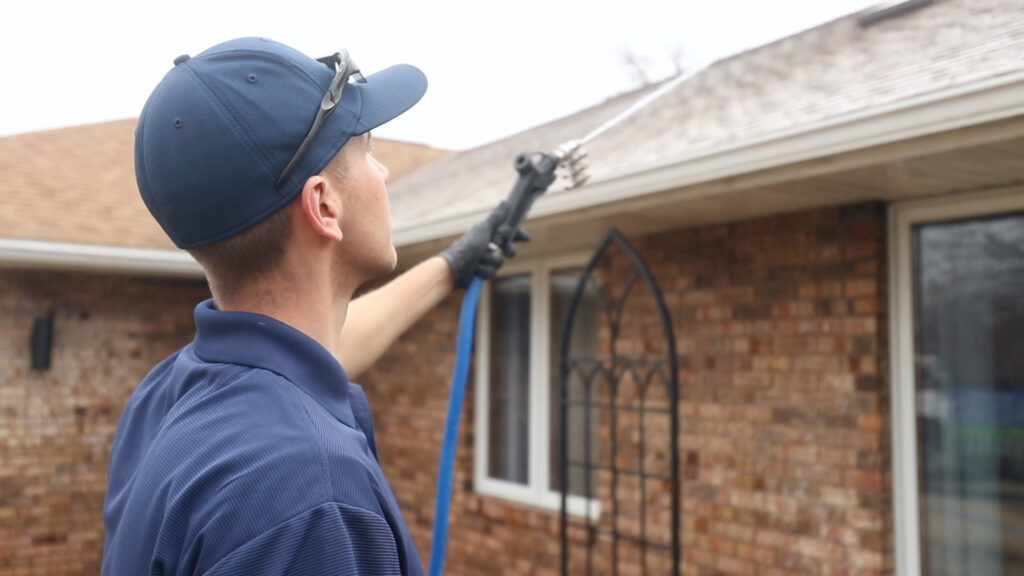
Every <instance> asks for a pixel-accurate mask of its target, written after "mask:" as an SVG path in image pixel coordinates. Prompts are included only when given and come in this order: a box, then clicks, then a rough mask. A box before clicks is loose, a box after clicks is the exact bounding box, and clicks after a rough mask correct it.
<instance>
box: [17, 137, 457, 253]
mask: <svg viewBox="0 0 1024 576" xmlns="http://www.w3.org/2000/svg"><path fill="white" fill-rule="evenodd" d="M135 124H136V120H135V119H130V120H117V121H113V122H104V123H100V124H90V125H85V126H75V127H72V128H61V129H57V130H48V131H45V132H33V133H28V134H19V135H15V136H8V137H4V138H0V238H15V239H30V240H40V241H49V242H64V243H73V244H96V245H104V246H118V247H134V248H161V249H172V248H174V245H173V244H172V243H171V241H170V239H168V238H167V236H166V234H164V232H163V230H161V229H160V226H159V225H158V224H157V223H156V221H155V220H154V219H153V217H152V216H151V215H150V214H149V211H148V210H146V207H145V205H144V204H143V203H142V198H141V197H140V196H139V192H138V188H137V186H136V183H135V171H134V162H133V159H132V155H133V140H134V132H135ZM373 146H374V156H376V157H377V158H378V159H379V160H381V162H383V163H384V164H385V165H386V166H388V168H389V170H390V172H391V179H392V180H395V179H397V178H400V177H402V176H403V175H405V174H407V173H409V172H411V171H412V170H414V169H415V168H417V167H419V166H420V165H422V164H425V163H428V162H431V161H434V160H436V159H437V158H440V157H443V156H445V155H446V154H448V153H449V152H448V151H445V150H438V149H435V148H431V147H429V146H423V145H420V144H411V143H406V142H396V141H392V140H383V139H377V138H375V139H374V145H373Z"/></svg>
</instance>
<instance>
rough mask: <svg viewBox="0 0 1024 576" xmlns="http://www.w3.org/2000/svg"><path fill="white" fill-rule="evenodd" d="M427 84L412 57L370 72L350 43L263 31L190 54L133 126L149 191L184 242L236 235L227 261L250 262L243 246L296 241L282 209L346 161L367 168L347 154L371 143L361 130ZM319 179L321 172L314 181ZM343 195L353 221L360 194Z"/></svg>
mask: <svg viewBox="0 0 1024 576" xmlns="http://www.w3.org/2000/svg"><path fill="white" fill-rule="evenodd" d="M353 72H355V73H353ZM350 76H351V77H352V78H353V79H354V80H355V81H353V82H349V81H348V80H349V77H350ZM360 80H361V81H360ZM425 90H426V78H425V77H424V76H423V74H422V72H420V71H419V70H418V69H416V68H414V67H412V66H408V65H397V66H393V67H390V68H387V69H385V70H383V71H381V72H378V73H376V74H372V75H367V76H366V77H365V79H364V78H362V75H359V74H358V71H357V69H355V67H354V65H352V64H351V61H350V60H348V59H347V56H346V55H344V53H342V54H339V55H338V56H337V57H335V58H331V59H324V61H318V60H314V59H312V58H309V57H307V56H305V55H303V54H302V53H300V52H298V51H296V50H294V49H292V48H289V47H287V46H284V45H282V44H280V43H277V42H273V41H271V40H266V39H262V38H242V39H238V40H232V41H229V42H225V43H223V44H219V45H217V46H214V47H213V48H210V49H209V50H206V51H205V52H203V53H201V54H199V55H197V56H196V57H194V58H189V57H187V56H181V57H179V58H177V59H176V60H175V66H174V68H173V69H171V71H169V72H168V73H167V75H166V76H165V77H164V79H163V80H162V81H161V82H160V84H159V85H158V86H157V87H156V89H154V91H153V93H152V94H151V95H150V98H149V100H148V101H147V103H146V106H145V107H144V109H143V111H142V114H141V117H140V118H139V124H138V128H137V129H136V141H135V168H136V178H137V180H138V184H139V189H140V191H141V193H142V197H143V200H144V201H145V203H146V206H147V207H148V208H149V210H150V212H151V213H152V214H153V216H154V217H155V218H156V220H157V221H158V222H159V223H160V225H161V226H162V227H163V228H164V230H165V231H166V232H167V234H168V235H169V236H170V237H171V239H172V240H173V241H174V243H175V244H176V245H177V246H178V247H180V248H184V249H187V250H190V251H193V253H194V254H197V255H202V254H203V253H204V252H206V253H210V252H216V248H208V247H216V246H217V245H228V244H230V243H231V242H230V241H231V240H236V242H235V243H236V244H238V246H236V247H235V248H236V249H228V250H226V251H225V252H227V256H224V257H221V258H219V260H227V261H232V260H234V261H236V263H241V260H238V259H237V254H238V253H239V250H240V247H245V246H257V247H262V248H260V249H259V250H256V251H257V252H258V251H261V250H263V249H268V250H269V247H270V246H271V245H273V244H274V243H275V241H276V240H281V241H282V242H287V241H289V240H290V239H291V237H290V235H289V232H288V231H287V228H288V227H287V226H285V225H284V224H287V222H286V221H287V217H285V216H284V215H282V214H280V212H281V209H282V208H283V207H284V206H286V205H289V204H291V203H293V201H295V200H296V199H297V198H299V197H300V196H301V195H303V194H304V190H307V189H308V188H310V186H313V187H314V188H315V187H316V186H317V185H318V184H324V188H323V190H327V189H328V188H330V186H327V185H328V184H330V182H331V180H330V178H331V177H332V175H336V174H337V173H338V172H340V171H342V170H340V169H339V168H342V167H343V168H342V169H343V171H344V172H345V173H348V172H351V171H352V170H353V169H354V168H355V169H357V170H363V169H364V168H365V166H362V165H360V166H356V167H354V168H353V166H350V165H349V161H350V160H351V158H353V157H358V155H359V154H358V153H357V152H356V149H357V148H361V145H362V144H366V145H368V143H364V142H360V140H359V138H353V136H357V137H358V136H359V135H364V134H368V132H369V131H370V130H372V129H373V128H375V127H377V126H379V125H381V124H383V123H385V122H387V121H389V120H391V119H392V118H394V117H395V116H398V115H399V114H401V113H402V112H404V111H405V110H407V109H409V108H410V107H411V106H412V105H413V104H415V103H416V102H417V101H418V100H419V99H420V98H421V97H422V95H423V93H424V92H425ZM339 92H340V98H339ZM362 138H363V139H364V140H366V139H368V136H364V137H362ZM348 143H351V145H347V144H348ZM357 144H359V145H357ZM343 147H344V148H343ZM350 149H351V150H350ZM339 152H344V153H342V154H339ZM350 152H352V153H350ZM367 152H368V150H367ZM353 153H354V155H353ZM363 160H364V161H365V160H366V158H365V157H364V158H363ZM332 161H333V162H334V165H333V169H328V165H329V163H331V162H332ZM359 174H362V175H364V176H365V175H366V174H364V173H363V172H359ZM316 178H320V179H322V180H323V182H320V180H317V181H316V182H312V183H311V180H314V179H316ZM383 178H384V180H386V172H385V173H384V176H383ZM335 180H336V179H335ZM335 184H336V185H335V186H334V187H333V188H331V189H332V190H333V192H334V193H336V192H337V191H338V188H339V186H337V182H335ZM314 191H315V190H314ZM384 202H385V206H386V198H385V200H384ZM346 204H351V205H352V206H351V207H350V206H346V207H345V212H346V214H344V215H343V216H344V218H345V220H347V221H348V222H352V223H353V224H352V226H356V224H357V223H358V216H359V215H358V214H357V213H355V210H356V208H355V206H356V205H358V204H359V202H357V201H356V199H355V198H353V199H352V200H351V201H349V202H346ZM273 215H277V219H278V220H281V222H275V221H274V220H273V218H272V217H273ZM370 217H371V218H372V217H374V216H372V215H370ZM261 223H265V224H266V226H260V225H261ZM357 229H358V226H356V227H355V228H353V233H355V230H357ZM342 230H343V231H344V228H342ZM247 232H250V233H249V234H248V237H247V236H246V233H247ZM345 233H346V234H348V232H347V231H346V232H345ZM242 252H243V253H253V252H254V250H242ZM267 255H268V256H271V257H272V256H273V251H272V250H270V251H269V252H267ZM199 258H200V260H202V257H201V256H200V257H199ZM208 260H209V262H211V263H212V262H214V261H215V260H217V259H208ZM250 264H251V263H250ZM206 265H207V263H204V266H206ZM213 265H216V264H213ZM207 267H208V268H209V266H207Z"/></svg>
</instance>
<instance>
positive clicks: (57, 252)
mask: <svg viewBox="0 0 1024 576" xmlns="http://www.w3.org/2000/svg"><path fill="white" fill-rule="evenodd" d="M0 266H3V267H10V268H15V267H24V268H59V269H61V270H82V271H88V272H114V273H129V274H149V275H153V276H178V277H186V278H197V279H198V278H203V269H202V267H200V266H199V264H198V263H197V262H196V261H195V260H193V259H192V256H190V255H189V254H188V252H184V251H181V250H164V249H158V248H126V247H122V246H102V245H97V244H73V243H70V242H48V241H43V240H25V239H20V238H0Z"/></svg>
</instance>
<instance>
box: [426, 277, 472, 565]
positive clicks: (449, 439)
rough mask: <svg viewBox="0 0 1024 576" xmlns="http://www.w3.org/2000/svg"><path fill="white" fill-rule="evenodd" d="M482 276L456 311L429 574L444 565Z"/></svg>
mask: <svg viewBox="0 0 1024 576" xmlns="http://www.w3.org/2000/svg"><path fill="white" fill-rule="evenodd" d="M483 284H484V281H483V279H482V278H474V279H473V281H472V282H471V283H470V284H469V288H468V289H467V290H466V296H465V298H464V299H463V300H462V312H461V313H460V314H459V334H458V343H457V344H456V350H455V372H454V373H453V374H452V391H451V396H450V397H449V398H448V420H447V421H446V422H445V426H444V440H443V441H442V442H441V463H440V466H439V467H438V472H437V500H436V501H435V503H434V539H433V541H432V542H431V547H430V576H441V571H442V570H443V569H444V553H445V549H446V548H447V544H448V508H449V507H450V505H451V500H452V472H453V469H454V468H455V447H456V444H457V443H458V438H459V420H460V418H459V416H460V415H461V414H462V400H463V398H464V397H465V395H466V377H467V376H468V375H469V360H470V357H471V356H472V354H473V326H474V324H475V320H476V308H477V303H479V302H480V289H481V288H482V287H483Z"/></svg>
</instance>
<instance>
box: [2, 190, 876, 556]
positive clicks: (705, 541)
mask: <svg viewBox="0 0 1024 576" xmlns="http://www.w3.org/2000/svg"><path fill="white" fill-rule="evenodd" d="M884 223H885V213H884V209H883V208H882V207H881V206H878V205H862V206H854V207H843V208H832V209H823V210H818V211H813V212H805V213H800V214H792V215H785V216H778V217H772V218H766V219H759V220H754V221H748V222H741V223H733V224H726V225H719V226H709V227H704V228H700V229H694V230H680V231H674V232H670V233H665V234H658V235H653V236H648V237H643V238H633V239H632V241H633V242H634V243H635V245H636V246H637V248H638V249H639V251H640V252H641V254H642V255H643V256H644V257H645V258H646V259H647V260H648V263H649V264H650V266H651V268H652V270H653V272H654V275H655V276H656V278H657V279H658V281H659V283H660V284H661V288H662V290H663V292H664V296H665V299H666V302H667V304H668V306H669V309H670V313H671V315H672V319H673V322H674V325H675V334H676V338H677V359H678V362H679V378H680V382H681V385H682V401H681V404H680V406H679V414H680V418H681V433H680V438H679V440H680V443H681V446H682V448H681V451H680V452H681V453H680V459H681V462H682V463H683V476H684V484H683V518H682V525H683V544H684V573H686V574H693V575H718V574H726V575H728V574H737V575H739V574H742V575H763V576H782V575H785V574H848V575H864V576H867V575H871V574H887V573H891V571H892V550H891V544H890V542H891V532H892V526H891V525H892V521H891V503H890V498H891V495H890V491H889V485H890V478H889V466H888V462H889V460H888V458H889V456H888V446H887V440H888V426H889V424H888V421H887V415H888V397H887V382H886V378H885V362H886V355H885V350H886V342H885V340H886V337H885V334H886V322H885V316H884V314H885V294H884V287H885V278H884V270H885V261H884V247H885V239H884V230H885V226H884ZM609 266H610V267H613V266H614V264H609ZM611 269H612V268H608V270H611ZM206 295H207V290H206V287H205V284H203V283H201V282H185V281H160V280H145V279H136V278H129V277H119V276H118V277H115V276H102V275H87V274H69V273H56V272H42V271H13V270H0V415H2V418H0V573H3V574H11V575H28V574H47V575H69V576H70V575H94V574H97V573H98V564H99V559H100V551H101V548H102V541H103V528H102V502H103V494H104V490H105V487H106V472H107V463H108V455H109V449H110V442H111V438H112V436H113V433H114V429H115V427H116V424H117V419H118V417H119V415H120V411H121V409H122V407H123V406H124V404H125V402H126V401H127V398H128V396H129V394H130V392H131V390H132V389H133V388H134V386H135V385H136V384H137V383H138V381H139V379H140V378H141V377H142V376H143V375H144V374H145V373H146V372H147V371H148V370H149V369H150V368H151V367H152V366H153V365H154V364H155V363H156V362H158V361H159V360H160V359H162V358H164V357H165V356H166V355H167V354H169V353H171V352H172V351H173V350H175V349H176V348H177V347H179V346H181V345H182V344H183V343H185V342H187V341H188V340H189V339H190V338H191V336H192V330H193V326H192V319H191V310H192V308H193V306H194V305H195V303H196V302H197V301H199V300H200V299H202V298H204V297H206ZM460 302H461V295H460V294H457V295H454V296H453V297H451V298H449V299H448V300H446V301H445V302H444V303H443V304H442V305H441V306H440V307H439V308H438V309H437V310H435V311H434V312H433V313H431V314H430V315H429V316H428V317H427V318H426V319H424V321H422V322H421V323H419V324H418V325H417V326H416V327H415V328H413V329H412V330H411V331H410V332H409V333H408V334H407V335H406V336H404V337H403V338H402V339H401V340H400V341H399V342H398V343H397V345H396V346H395V347H394V348H393V349H392V350H391V351H390V352H389V354H388V355H387V356H386V357H385V358H384V359H383V360H382V361H381V362H379V363H378V366H377V367H376V368H375V369H374V370H373V371H372V372H371V373H370V374H368V375H366V376H365V377H364V378H363V379H362V383H363V384H364V386H365V387H366V390H367V394H368V396H369V397H370V401H371V403H372V405H373V408H374V412H375V417H376V426H377V434H378V445H379V448H380V452H381V457H382V460H383V464H384V468H385V471H386V472H387V473H388V476H389V478H390V479H391V481H392V484H393V485H394V488H395V491H396V493H397V496H398V499H399V501H400V503H401V505H402V508H403V511H404V513H405V515H406V518H407V520H408V521H409V524H410V527H411V529H412V530H413V533H414V536H415V538H416V541H417V543H418V545H419V548H420V550H421V553H422V556H423V560H424V561H425V562H426V561H428V554H429V549H430V532H431V528H432V526H431V524H432V517H433V506H434V490H435V484H434V482H435V475H436V469H437V456H438V450H439V446H440V442H441V437H442V430H443V425H444V417H445V413H446V406H447V399H448V385H449V379H450V377H451V370H452V364H453V357H452V350H453V348H454V341H455V331H456V322H457V317H458V312H459V310H458V307H459V305H460ZM51 310H52V311H53V313H54V319H55V321H54V334H55V337H54V345H53V365H52V368H51V369H50V370H49V371H44V372H36V371H33V370H32V369H31V368H30V367H29V352H28V341H29V335H30V333H31V326H32V320H33V319H34V318H35V317H38V316H43V315H45V314H47V313H48V312H49V311H51ZM640 314H641V316H642V313H640ZM648 320H649V319H648ZM472 406H473V398H472V389H470V394H469V396H468V397H467V398H466V403H465V411H464V415H463V425H462V429H461V438H460V443H459V452H458V462H457V471H456V474H455V487H456V489H455V493H454V496H453V502H452V512H451V520H452V525H451V529H450V542H449V548H448V556H447V564H446V566H447V570H446V573H447V574H451V575H455V576H458V575H470V574H474V575H475V574H483V573H487V574H504V575H513V574H524V575H525V574H537V575H544V574H557V570H558V569H557V567H558V561H559V540H558V538H557V535H558V514H557V513H552V512H550V511H545V510H540V509H534V508H529V507H526V506H521V505H517V504H512V503H509V502H506V501H503V500H500V499H497V498H492V497H484V496H481V495H479V494H476V493H474V492H473V490H472V477H473V469H472V466H473V424H474V423H473V417H472V416H473V414H472V412H473V411H472ZM650 429H651V430H658V429H661V430H664V427H663V426H660V427H652V428H650ZM666 442H667V440H666ZM606 493H607V492H605V494H606ZM620 573H631V572H629V571H626V570H624V571H622V572H620Z"/></svg>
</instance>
